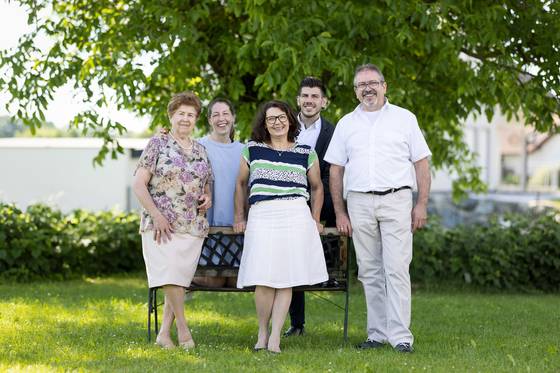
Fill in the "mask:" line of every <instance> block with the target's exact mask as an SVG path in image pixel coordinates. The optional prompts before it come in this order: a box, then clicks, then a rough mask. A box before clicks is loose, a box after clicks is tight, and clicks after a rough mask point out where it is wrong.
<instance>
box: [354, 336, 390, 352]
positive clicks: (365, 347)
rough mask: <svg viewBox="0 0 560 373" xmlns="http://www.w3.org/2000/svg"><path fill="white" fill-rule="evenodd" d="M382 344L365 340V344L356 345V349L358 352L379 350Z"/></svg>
mask: <svg viewBox="0 0 560 373" xmlns="http://www.w3.org/2000/svg"><path fill="white" fill-rule="evenodd" d="M381 347H383V343H381V342H377V341H374V340H372V339H366V340H365V342H362V343H360V344H357V345H356V348H358V349H360V350H369V349H372V348H381Z"/></svg>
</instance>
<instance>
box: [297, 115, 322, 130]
mask: <svg viewBox="0 0 560 373" xmlns="http://www.w3.org/2000/svg"><path fill="white" fill-rule="evenodd" d="M297 120H298V122H299V127H300V129H301V131H305V130H311V129H314V128H318V127H319V125H320V124H321V116H320V115H319V118H317V120H316V121H315V122H313V123H312V124H311V125H310V126H309V127H308V128H305V124H304V123H303V121H302V120H301V113H299V114H298V116H297Z"/></svg>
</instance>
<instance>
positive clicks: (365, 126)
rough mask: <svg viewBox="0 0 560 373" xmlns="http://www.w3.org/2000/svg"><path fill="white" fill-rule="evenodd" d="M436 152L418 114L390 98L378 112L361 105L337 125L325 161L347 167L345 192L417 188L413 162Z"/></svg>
mask: <svg viewBox="0 0 560 373" xmlns="http://www.w3.org/2000/svg"><path fill="white" fill-rule="evenodd" d="M431 155H432V153H431V152H430V149H429V148H428V144H426V140H425V139H424V135H422V132H421V131H420V127H419V126H418V121H417V120H416V116H415V115H414V114H412V113H411V112H410V111H408V110H406V109H403V108H401V107H399V106H396V105H392V104H390V103H389V101H386V102H385V105H383V107H382V108H381V110H379V111H377V112H366V111H363V110H362V108H361V105H358V107H356V109H355V110H354V111H353V112H351V113H348V114H346V115H345V116H344V117H343V118H342V119H341V120H340V121H339V122H338V124H337V125H336V129H335V131H334V134H333V137H332V139H331V142H330V145H329V148H328V149H327V153H326V154H325V160H326V161H327V162H329V163H331V164H335V165H338V166H344V168H345V169H344V179H345V191H346V192H347V191H355V192H369V191H384V190H387V189H391V188H399V187H402V186H410V187H413V186H414V185H415V182H414V181H415V180H414V167H413V164H414V162H416V161H419V160H421V159H423V158H426V157H429V156H431Z"/></svg>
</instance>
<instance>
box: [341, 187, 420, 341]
mask: <svg viewBox="0 0 560 373" xmlns="http://www.w3.org/2000/svg"><path fill="white" fill-rule="evenodd" d="M347 203H348V213H349V215H350V221H351V223H352V229H353V234H352V240H353V242H354V247H355V249H356V258H357V261H358V279H359V280H360V281H361V282H362V284H363V286H364V292H365V296H366V304H367V333H368V338H369V339H372V340H375V341H378V342H388V343H390V344H391V345H392V346H393V347H394V346H396V345H397V344H399V343H403V342H408V343H410V344H412V343H413V342H414V338H413V336H412V333H411V332H410V329H409V328H410V313H411V289H410V275H409V272H408V268H409V265H410V262H411V260H412V230H411V212H412V191H411V190H410V189H403V190H400V191H398V192H395V193H389V194H386V195H384V196H378V195H374V194H372V193H359V192H349V193H348V199H347Z"/></svg>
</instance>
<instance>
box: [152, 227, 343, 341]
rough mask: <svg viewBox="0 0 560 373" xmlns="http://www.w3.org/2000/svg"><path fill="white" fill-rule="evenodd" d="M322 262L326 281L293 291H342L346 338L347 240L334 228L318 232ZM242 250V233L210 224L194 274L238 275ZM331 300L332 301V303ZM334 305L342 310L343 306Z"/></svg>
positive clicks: (197, 288)
mask: <svg viewBox="0 0 560 373" xmlns="http://www.w3.org/2000/svg"><path fill="white" fill-rule="evenodd" d="M321 241H322V243H323V250H324V253H325V261H326V263H327V272H328V274H329V280H328V281H327V282H326V283H322V284H315V285H306V286H298V287H295V288H294V290H305V291H312V292H316V291H342V292H344V293H345V305H344V340H345V341H347V340H348V296H349V281H348V280H349V268H350V267H349V260H348V239H347V237H344V236H340V234H339V233H338V231H337V230H336V228H325V229H324V231H323V233H322V234H321ZM242 250H243V235H242V234H237V233H234V232H233V229H232V228H231V227H212V228H210V232H209V234H208V237H207V238H206V239H205V241H204V245H203V249H202V254H201V259H200V261H199V264H198V268H197V269H196V274H195V276H205V277H223V276H225V277H232V276H237V271H238V267H239V262H240V260H241V253H242ZM158 289H159V287H154V288H150V289H149V291H148V341H151V322H152V314H153V315H154V331H155V333H156V335H157V333H158V332H159V329H158V306H161V305H162V304H161V303H158V301H157V291H158ZM186 290H187V291H221V292H250V291H254V290H255V289H254V287H252V288H243V289H238V288H231V287H202V286H197V285H194V284H193V285H191V286H190V287H189V288H187V289H186ZM331 303H332V302H331ZM333 304H334V305H335V306H337V307H339V308H341V309H342V307H340V306H338V305H336V304H335V303H333Z"/></svg>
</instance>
